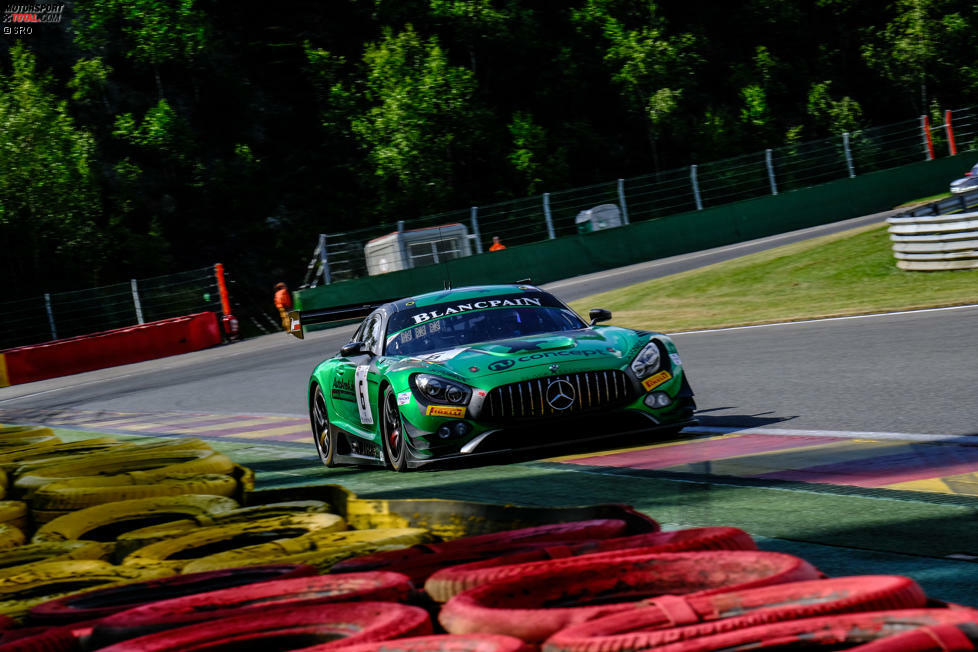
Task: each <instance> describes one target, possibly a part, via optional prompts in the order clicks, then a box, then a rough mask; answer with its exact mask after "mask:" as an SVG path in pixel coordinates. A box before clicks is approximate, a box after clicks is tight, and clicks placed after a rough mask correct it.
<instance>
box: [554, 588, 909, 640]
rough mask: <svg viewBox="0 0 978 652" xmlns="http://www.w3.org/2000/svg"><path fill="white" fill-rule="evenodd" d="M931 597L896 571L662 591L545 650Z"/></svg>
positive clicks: (692, 634) (691, 633)
mask: <svg viewBox="0 0 978 652" xmlns="http://www.w3.org/2000/svg"><path fill="white" fill-rule="evenodd" d="M926 603H927V596H925V595H924V591H923V589H921V588H920V587H919V586H918V585H917V583H916V582H914V581H913V580H911V579H909V578H906V577H899V576H895V575H867V576H857V577H838V578H832V579H825V580H813V581H809V582H792V583H788V584H776V585H774V586H765V587H761V588H756V589H749V590H746V591H739V592H731V593H716V594H713V595H708V596H688V597H686V598H683V597H679V596H673V595H668V596H662V597H659V598H652V599H650V600H646V601H645V602H643V603H642V604H641V605H638V606H636V607H635V608H634V609H628V610H626V611H621V612H618V613H615V614H612V615H610V616H605V617H603V618H597V619H595V620H588V621H585V622H583V623H579V624H577V625H571V626H570V627H567V628H565V629H562V630H561V631H559V632H557V633H555V634H554V635H553V636H551V637H550V638H549V639H547V641H546V643H544V645H543V648H542V649H543V652H629V651H633V650H642V649H647V648H656V647H658V646H661V645H666V644H669V643H675V642H677V641H681V640H687V639H693V638H698V637H702V636H709V635H712V634H717V633H720V632H723V631H730V630H737V629H745V628H747V627H756V626H759V625H764V624H768V623H773V622H780V621H785V620H799V619H802V618H813V617H816V616H822V615H826V614H833V613H850V612H855V611H881V610H886V609H913V608H921V607H924V606H925V605H926Z"/></svg>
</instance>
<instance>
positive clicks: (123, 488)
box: [31, 473, 238, 512]
mask: <svg viewBox="0 0 978 652" xmlns="http://www.w3.org/2000/svg"><path fill="white" fill-rule="evenodd" d="M237 490H238V482H237V480H235V479H234V478H232V477H231V476H229V475H218V474H215V473H211V474H207V475H175V476H171V477H164V478H159V479H155V478H154V479H145V478H140V477H137V476H135V475H134V474H128V473H127V474H124V475H110V476H95V477H84V478H72V479H71V480H62V481H61V482H52V483H50V484H46V485H44V486H42V487H41V488H39V489H38V490H37V491H36V492H35V493H34V495H33V497H32V498H31V505H32V506H33V507H34V509H39V510H46V511H65V512H67V511H73V510H76V509H83V508H85V507H91V506H93V505H101V504H103V503H112V502H118V501H120V500H135V499H137V498H159V497H161V496H181V495H185V494H202V495H210V496H225V497H227V498H232V497H233V496H234V495H235V492H237Z"/></svg>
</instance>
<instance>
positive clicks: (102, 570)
mask: <svg viewBox="0 0 978 652" xmlns="http://www.w3.org/2000/svg"><path fill="white" fill-rule="evenodd" d="M170 575H173V571H171V570H169V569H167V568H163V567H157V568H149V567H146V568H136V567H124V566H113V565H112V564H110V563H108V562H104V561H96V560H86V561H50V562H44V563H39V564H31V565H30V566H28V567H25V568H24V569H22V570H21V571H20V572H17V573H11V574H9V575H5V576H3V577H0V614H2V615H4V616H8V617H10V618H15V619H19V618H23V616H24V615H25V614H26V613H27V612H28V610H30V608H31V607H33V606H34V605H37V604H41V603H42V602H47V601H48V600H53V599H54V598H58V597H62V596H66V595H73V594H75V593H83V592H85V591H90V590H92V589H94V588H104V587H107V586H115V585H118V584H126V583H129V582H141V581H144V580H152V579H158V578H161V577H168V576H170Z"/></svg>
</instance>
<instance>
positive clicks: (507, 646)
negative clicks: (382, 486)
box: [0, 634, 535, 652]
mask: <svg viewBox="0 0 978 652" xmlns="http://www.w3.org/2000/svg"><path fill="white" fill-rule="evenodd" d="M394 647H396V648H397V650H398V652H533V651H534V650H535V648H534V647H533V646H531V645H527V644H526V643H524V642H523V641H521V640H520V639H518V638H513V637H512V636H502V635H500V634H468V635H464V634H438V635H435V636H414V637H411V638H399V639H397V641H396V642H394V643H392V642H386V641H380V642H377V643H361V644H360V645H349V646H344V647H343V652H391V650H392V648H394ZM0 652H2V651H0Z"/></svg>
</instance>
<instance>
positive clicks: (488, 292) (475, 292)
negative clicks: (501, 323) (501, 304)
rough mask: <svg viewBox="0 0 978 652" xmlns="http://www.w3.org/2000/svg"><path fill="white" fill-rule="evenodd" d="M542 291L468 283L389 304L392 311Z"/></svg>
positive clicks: (516, 285)
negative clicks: (466, 285) (464, 285)
mask: <svg viewBox="0 0 978 652" xmlns="http://www.w3.org/2000/svg"><path fill="white" fill-rule="evenodd" d="M531 292H533V293H540V292H543V290H541V289H540V288H538V287H535V286H532V285H519V284H515V283H514V284H511V285H470V286H468V287H463V288H453V289H451V290H438V291H437V292H428V293H426V294H419V295H417V296H414V297H406V298H404V299H400V300H399V301H395V302H393V303H391V304H389V305H391V306H393V308H394V311H401V310H415V309H417V308H423V307H425V306H431V305H435V304H438V303H447V302H450V301H466V300H469V299H481V298H484V297H495V296H501V295H514V294H527V293H531Z"/></svg>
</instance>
